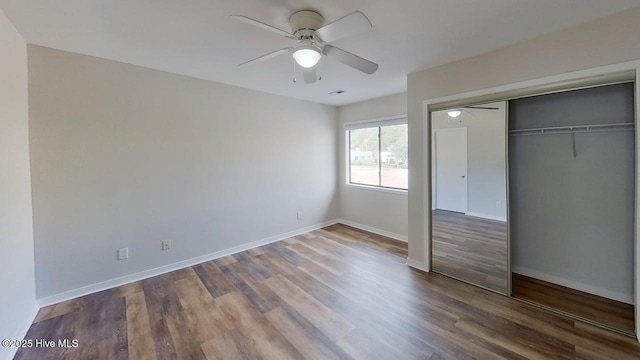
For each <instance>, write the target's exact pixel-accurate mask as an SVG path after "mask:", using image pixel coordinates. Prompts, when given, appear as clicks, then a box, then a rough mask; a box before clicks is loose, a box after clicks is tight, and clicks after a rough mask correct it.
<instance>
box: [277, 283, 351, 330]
mask: <svg viewBox="0 0 640 360" xmlns="http://www.w3.org/2000/svg"><path fill="white" fill-rule="evenodd" d="M265 283H266V284H267V285H268V286H269V287H270V288H271V290H273V292H274V293H276V294H277V295H278V296H279V297H281V298H282V299H283V300H284V301H285V302H286V303H287V304H288V305H289V306H291V307H292V308H294V309H295V310H296V311H297V312H299V313H300V314H302V315H303V316H304V317H305V318H307V319H308V320H309V321H310V322H311V323H313V324H314V325H315V326H316V327H317V328H318V329H320V331H322V332H323V333H324V334H325V335H326V336H328V337H329V338H331V339H332V340H333V341H338V340H340V339H342V338H343V337H344V336H345V335H346V334H348V333H349V332H350V331H351V330H353V329H354V327H353V325H351V324H349V323H348V322H347V321H345V320H344V319H342V318H341V317H340V316H339V315H338V314H336V313H335V312H333V311H332V310H331V309H330V308H328V307H327V306H325V305H324V304H322V303H321V302H319V301H318V300H316V299H315V298H314V297H313V296H311V295H309V294H308V293H307V292H306V291H304V290H302V289H300V288H299V287H297V286H296V285H295V284H293V283H292V282H291V281H289V280H288V279H287V278H285V277H284V276H282V275H280V274H279V275H276V276H274V277H272V278H270V279H267V280H265Z"/></svg>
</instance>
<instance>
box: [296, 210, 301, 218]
mask: <svg viewBox="0 0 640 360" xmlns="http://www.w3.org/2000/svg"><path fill="white" fill-rule="evenodd" d="M296 217H297V219H298V220H300V219H302V210H299V211H298V212H297V213H296Z"/></svg>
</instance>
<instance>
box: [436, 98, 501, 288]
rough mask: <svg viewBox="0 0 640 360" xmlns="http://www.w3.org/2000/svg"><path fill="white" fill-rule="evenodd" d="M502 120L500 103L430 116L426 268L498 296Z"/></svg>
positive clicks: (451, 110) (499, 280)
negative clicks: (428, 252) (429, 221)
mask: <svg viewBox="0 0 640 360" xmlns="http://www.w3.org/2000/svg"><path fill="white" fill-rule="evenodd" d="M452 115H456V116H452ZM506 116H507V115H506V103H505V102H496V103H491V104H484V105H480V106H468V107H462V108H458V109H449V110H443V111H436V112H432V113H431V127H432V174H433V178H432V184H433V188H432V195H433V196H432V230H431V235H432V269H433V270H434V271H435V272H438V273H441V274H444V275H448V276H451V277H454V278H457V279H460V280H464V281H467V282H471V283H473V284H476V285H479V286H482V287H485V288H488V289H491V290H493V291H496V292H499V293H502V294H508V282H509V277H508V274H509V272H508V245H507V238H508V237H507V211H506V204H507V199H506V197H507V183H506V178H507V175H506V174H507V170H506V140H505V138H506V136H505V135H506Z"/></svg>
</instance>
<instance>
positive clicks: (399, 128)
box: [348, 124, 408, 189]
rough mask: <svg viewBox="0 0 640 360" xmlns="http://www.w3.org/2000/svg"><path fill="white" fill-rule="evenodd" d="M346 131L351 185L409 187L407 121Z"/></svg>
mask: <svg viewBox="0 0 640 360" xmlns="http://www.w3.org/2000/svg"><path fill="white" fill-rule="evenodd" d="M348 133H349V160H350V161H349V182H350V183H351V184H362V185H372V186H381V187H388V188H396V189H407V188H408V170H407V160H408V146H407V145H408V143H407V125H406V124H400V125H389V126H381V127H373V128H365V129H357V130H350V131H349V132H348Z"/></svg>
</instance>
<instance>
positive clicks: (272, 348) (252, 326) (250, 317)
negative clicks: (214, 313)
mask: <svg viewBox="0 0 640 360" xmlns="http://www.w3.org/2000/svg"><path fill="white" fill-rule="evenodd" d="M215 301H216V303H218V304H219V306H220V307H221V308H222V311H223V312H224V313H225V314H227V316H229V318H230V319H232V321H233V322H234V324H235V326H236V328H237V329H238V330H239V331H240V332H241V333H242V334H243V335H244V336H246V337H247V338H249V339H253V341H254V343H253V344H254V345H255V350H256V353H257V354H258V356H259V357H261V358H264V359H301V358H302V355H301V354H300V352H298V350H296V349H295V348H294V347H293V345H291V343H289V341H287V340H286V339H285V338H284V337H283V336H282V334H280V333H279V332H278V331H277V330H276V329H275V328H274V327H273V326H272V325H271V324H270V323H269V322H268V320H267V319H266V318H265V317H264V315H263V314H262V313H260V312H259V311H257V310H256V309H255V308H253V306H252V305H251V303H250V302H249V300H248V299H247V298H246V297H245V296H244V295H242V293H240V292H231V293H229V294H226V295H223V296H221V297H219V298H217V299H215Z"/></svg>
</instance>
